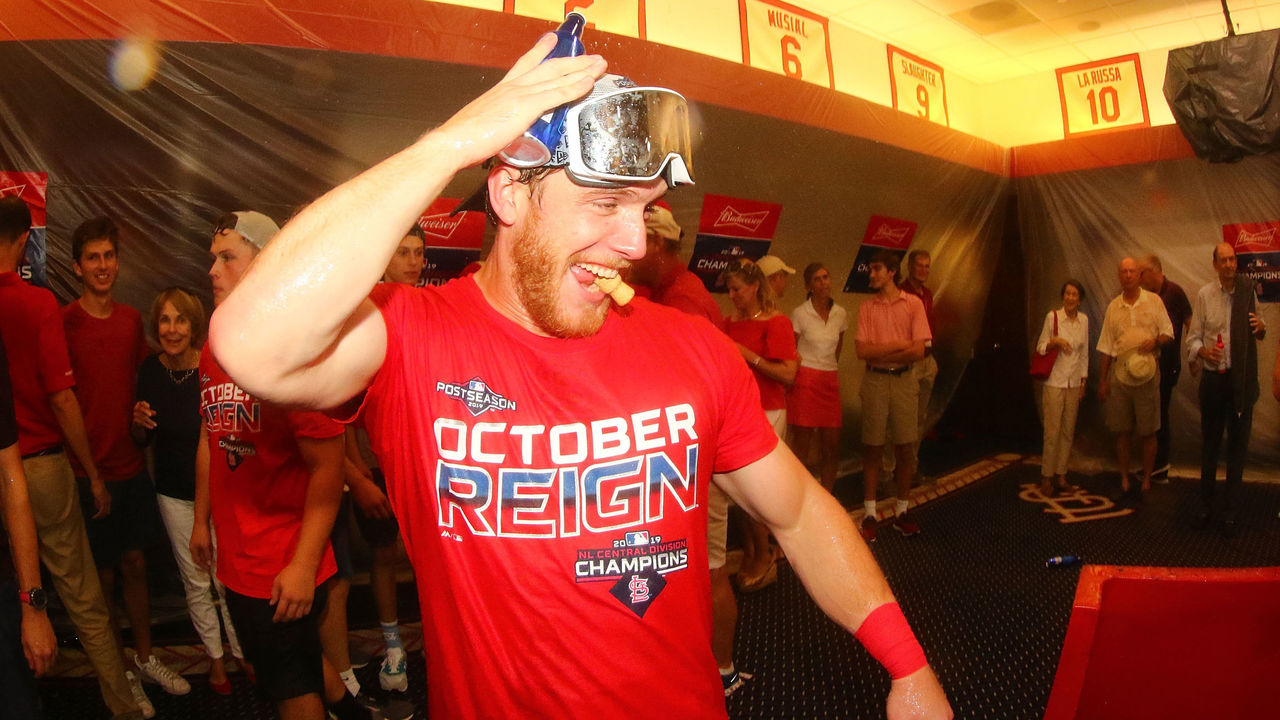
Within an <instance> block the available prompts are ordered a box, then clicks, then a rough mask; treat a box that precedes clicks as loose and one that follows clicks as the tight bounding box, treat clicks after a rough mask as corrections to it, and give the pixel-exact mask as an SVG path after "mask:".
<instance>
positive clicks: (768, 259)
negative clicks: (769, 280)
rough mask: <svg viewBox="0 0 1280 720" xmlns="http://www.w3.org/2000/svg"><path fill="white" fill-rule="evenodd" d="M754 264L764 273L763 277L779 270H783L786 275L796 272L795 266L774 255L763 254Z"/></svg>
mask: <svg viewBox="0 0 1280 720" xmlns="http://www.w3.org/2000/svg"><path fill="white" fill-rule="evenodd" d="M756 265H757V266H758V267H759V268H760V272H762V273H764V276H765V277H769V276H770V275H774V274H776V273H780V272H785V273H786V274H788V275H795V274H796V269H795V268H793V267H791V266H790V265H788V264H786V263H784V262H782V260H780V259H778V257H777V256H776V255H765V256H764V257H762V258H760V259H759V260H757V261H756Z"/></svg>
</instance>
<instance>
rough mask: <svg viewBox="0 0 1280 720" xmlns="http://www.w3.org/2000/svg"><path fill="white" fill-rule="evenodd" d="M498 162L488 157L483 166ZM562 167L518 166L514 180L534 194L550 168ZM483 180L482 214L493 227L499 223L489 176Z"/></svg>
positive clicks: (559, 168) (486, 166) (489, 167)
mask: <svg viewBox="0 0 1280 720" xmlns="http://www.w3.org/2000/svg"><path fill="white" fill-rule="evenodd" d="M498 162H499V161H498V160H497V159H496V158H489V159H488V160H486V161H485V163H484V168H485V169H486V170H489V169H491V168H493V167H495V165H496V164H497V163H498ZM563 169H564V168H561V167H556V166H552V165H542V166H540V167H533V168H520V169H519V170H520V176H519V177H517V178H516V182H518V183H520V184H521V185H528V186H529V187H530V189H531V190H532V192H533V193H534V195H535V196H536V195H537V193H538V192H539V191H538V184H539V183H540V182H542V178H544V177H546V176H547V174H548V173H550V172H551V171H552V170H563ZM484 182H485V185H484V188H482V192H484V215H485V217H486V218H488V219H489V223H490V224H492V225H493V226H494V227H497V226H498V225H499V224H501V223H499V222H498V214H497V213H495V212H494V211H493V204H492V203H491V202H490V201H489V189H488V188H489V178H488V176H487V175H486V176H485V181H484ZM464 202H465V200H464Z"/></svg>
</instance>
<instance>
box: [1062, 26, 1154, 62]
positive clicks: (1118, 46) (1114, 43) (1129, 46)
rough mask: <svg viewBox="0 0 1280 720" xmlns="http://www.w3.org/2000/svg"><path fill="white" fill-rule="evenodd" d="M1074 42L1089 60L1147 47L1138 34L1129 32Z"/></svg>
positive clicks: (1127, 53)
mask: <svg viewBox="0 0 1280 720" xmlns="http://www.w3.org/2000/svg"><path fill="white" fill-rule="evenodd" d="M1073 44H1074V45H1075V47H1076V49H1077V50H1079V51H1080V53H1081V54H1082V55H1084V56H1085V58H1086V59H1088V60H1106V59H1108V58H1113V57H1120V56H1121V55H1129V54H1131V53H1136V52H1140V51H1142V50H1145V49H1146V48H1145V47H1144V46H1143V45H1142V41H1141V40H1139V39H1138V37H1137V36H1136V35H1134V34H1133V33H1128V32H1123V33H1118V34H1116V35H1108V36H1107V37H1100V38H1091V39H1089V40H1081V41H1079V42H1077V43H1073Z"/></svg>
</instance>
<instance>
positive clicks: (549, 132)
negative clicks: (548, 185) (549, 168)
mask: <svg viewBox="0 0 1280 720" xmlns="http://www.w3.org/2000/svg"><path fill="white" fill-rule="evenodd" d="M586 25H587V19H586V18H584V17H583V16H582V15H580V14H579V13H576V12H574V13H569V14H568V15H566V16H565V17H564V22H562V23H560V27H559V28H558V29H557V30H556V46H555V48H553V49H552V50H551V52H550V54H548V55H547V57H546V58H545V59H543V62H546V61H547V60H550V59H552V58H561V57H578V56H579V55H581V54H582V53H583V52H584V49H583V47H582V29H583V28H584V27H586ZM568 112H569V106H568V105H561V106H560V107H557V108H556V109H555V110H552V111H551V112H549V113H547V114H546V115H543V116H542V117H540V118H538V119H537V121H535V122H534V123H533V125H532V126H531V127H530V128H529V129H528V130H526V131H525V132H524V134H523V135H521V136H520V137H518V138H516V139H515V140H514V141H512V142H511V144H510V145H508V146H507V147H505V148H503V149H502V150H501V151H499V152H498V157H500V158H502V161H503V162H505V163H507V164H508V165H511V166H513V167H517V168H522V169H523V168H534V167H541V166H542V165H546V164H547V162H549V161H550V160H551V151H552V150H553V149H554V148H555V147H556V145H557V144H558V143H559V142H560V138H561V137H562V136H563V135H564V117H565V114H566V113H568Z"/></svg>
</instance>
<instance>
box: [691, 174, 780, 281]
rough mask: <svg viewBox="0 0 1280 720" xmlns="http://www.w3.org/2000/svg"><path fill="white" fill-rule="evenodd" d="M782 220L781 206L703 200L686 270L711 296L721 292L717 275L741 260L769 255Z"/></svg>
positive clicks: (711, 198)
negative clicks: (695, 276) (779, 222)
mask: <svg viewBox="0 0 1280 720" xmlns="http://www.w3.org/2000/svg"><path fill="white" fill-rule="evenodd" d="M781 217H782V206H781V205H778V204H777V203H770V202H761V201H759V200H746V199H743V198H733V197H726V196H724V195H705V196H703V198H702V216H701V217H700V218H699V219H698V237H697V240H696V241H695V242H694V245H693V257H691V258H690V259H689V270H690V271H692V272H693V273H694V274H695V275H697V276H698V277H699V278H701V279H702V284H703V285H705V286H706V288H707V289H708V290H710V291H711V292H724V288H723V287H720V283H719V280H720V273H721V272H723V271H724V269H725V268H727V267H729V265H730V264H731V263H733V262H735V261H736V260H738V259H740V258H744V257H745V258H750V259H752V260H759V259H760V258H762V257H764V256H765V255H768V254H769V246H770V244H771V243H772V242H773V234H774V231H775V230H777V228H778V220H779V218H781Z"/></svg>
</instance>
